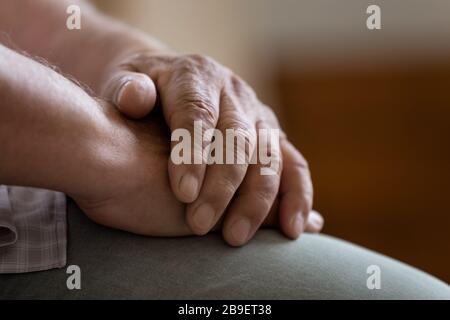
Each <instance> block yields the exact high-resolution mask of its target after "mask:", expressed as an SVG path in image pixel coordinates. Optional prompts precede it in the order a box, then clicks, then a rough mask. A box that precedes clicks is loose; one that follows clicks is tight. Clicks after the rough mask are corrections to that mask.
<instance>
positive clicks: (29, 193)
mask: <svg viewBox="0 0 450 320" xmlns="http://www.w3.org/2000/svg"><path fill="white" fill-rule="evenodd" d="M66 229H67V223H66V197H65V195H64V194H62V193H60V192H55V191H50V190H43V189H35V188H25V187H12V186H2V185H0V273H25V272H34V271H41V270H48V269H53V268H60V267H64V266H65V264H66V244H67V239H66V233H67V230H66Z"/></svg>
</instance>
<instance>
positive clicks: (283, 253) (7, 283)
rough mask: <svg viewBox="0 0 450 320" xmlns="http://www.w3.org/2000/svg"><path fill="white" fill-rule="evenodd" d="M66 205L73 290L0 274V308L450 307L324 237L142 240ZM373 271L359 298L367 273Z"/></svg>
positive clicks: (435, 293)
mask: <svg viewBox="0 0 450 320" xmlns="http://www.w3.org/2000/svg"><path fill="white" fill-rule="evenodd" d="M68 206H69V209H68V211H69V213H68V216H69V217H68V218H69V229H68V234H69V239H68V240H69V246H68V255H67V257H68V265H78V266H79V267H80V268H81V290H68V289H67V287H66V280H67V277H68V276H69V275H68V274H66V269H65V268H63V269H54V270H50V271H44V272H36V273H29V274H16V275H13V274H11V275H0V299H5V298H9V299H17V298H20V299H22V298H40V299H47V298H56V299H78V298H87V299H91V298H95V299H103V298H113V299H450V289H449V287H448V285H447V284H445V283H443V282H441V281H439V280H437V279H436V278H433V277H432V276H430V275H428V274H425V273H423V272H421V271H419V270H417V269H414V268H412V267H409V266H407V265H405V264H402V263H400V262H398V261H395V260H392V259H390V258H387V257H385V256H382V255H379V254H376V253H374V252H371V251H368V250H366V249H363V248H360V247H358V246H355V245H352V244H350V243H347V242H344V241H341V240H337V239H334V238H331V237H328V236H324V235H303V236H302V238H301V239H300V240H299V241H289V240H287V239H285V238H284V237H283V236H281V235H280V234H279V233H277V232H276V231H272V230H262V231H259V232H258V234H257V236H256V238H255V239H254V240H252V241H251V243H250V244H248V245H247V246H245V247H243V248H239V249H235V248H231V247H229V246H227V245H225V244H224V242H223V241H222V240H221V237H220V235H219V234H211V235H207V236H205V237H201V238H199V237H188V238H177V239H163V238H146V237H141V236H136V235H132V234H129V233H125V232H121V231H117V230H111V229H108V228H104V227H101V226H98V225H96V224H94V223H92V222H91V221H89V220H88V219H87V218H86V217H85V216H84V215H83V214H82V213H81V212H80V211H79V209H78V208H77V207H76V206H75V205H74V204H73V202H72V201H69V202H68ZM370 265H377V266H379V267H380V270H381V276H380V279H381V289H379V290H377V289H374V290H369V289H368V288H367V285H366V281H367V278H368V277H369V274H367V273H366V271H367V267H368V266H370Z"/></svg>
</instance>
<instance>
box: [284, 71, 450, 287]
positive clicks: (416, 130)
mask: <svg viewBox="0 0 450 320" xmlns="http://www.w3.org/2000/svg"><path fill="white" fill-rule="evenodd" d="M348 67H349V68H346V66H342V67H341V68H334V69H331V70H321V69H317V70H314V68H311V69H310V70H309V71H308V72H302V71H295V70H296V68H293V67H292V66H281V67H280V71H279V75H278V80H277V88H278V89H279V93H280V97H281V102H282V105H283V106H284V107H283V108H282V109H283V115H284V117H283V118H284V124H285V127H286V128H287V132H288V134H289V136H290V138H291V140H292V141H293V142H294V143H295V144H296V145H297V146H298V147H299V148H300V150H301V151H302V152H303V154H304V155H305V157H306V158H307V159H308V161H309V163H310V166H311V170H312V174H313V180H314V186H315V208H316V209H318V210H319V211H321V212H323V213H324V215H325V216H326V227H325V230H324V231H325V232H326V233H328V234H331V235H336V236H338V237H341V238H344V239H347V240H350V241H353V242H355V243H358V244H361V245H363V246H366V247H369V248H371V249H374V250H376V251H379V252H382V253H385V254H387V255H389V256H392V257H394V258H397V259H400V260H402V261H405V262H407V263H410V264H412V265H414V266H417V267H419V268H421V269H424V270H426V271H427V272H430V273H431V274H434V275H436V276H438V277H440V278H442V279H444V280H446V281H447V282H449V281H450V250H449V245H450V65H446V64H442V65H440V64H434V65H422V66H420V65H410V66H404V67H395V66H386V67H382V66H373V67H365V68H361V69H359V70H358V68H354V66H348Z"/></svg>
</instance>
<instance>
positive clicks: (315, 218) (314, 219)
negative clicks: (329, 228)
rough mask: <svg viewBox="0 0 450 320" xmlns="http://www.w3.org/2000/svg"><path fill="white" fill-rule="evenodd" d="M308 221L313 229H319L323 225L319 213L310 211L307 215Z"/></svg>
mask: <svg viewBox="0 0 450 320" xmlns="http://www.w3.org/2000/svg"><path fill="white" fill-rule="evenodd" d="M308 223H310V224H311V225H312V226H313V227H314V228H315V229H317V230H320V229H322V227H323V223H324V221H323V218H322V216H321V215H320V214H318V213H317V212H315V211H312V212H311V213H310V214H309V217H308Z"/></svg>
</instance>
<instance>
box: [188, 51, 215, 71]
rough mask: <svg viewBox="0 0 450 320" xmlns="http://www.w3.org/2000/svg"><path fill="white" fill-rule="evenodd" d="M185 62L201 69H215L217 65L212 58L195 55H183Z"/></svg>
mask: <svg viewBox="0 0 450 320" xmlns="http://www.w3.org/2000/svg"><path fill="white" fill-rule="evenodd" d="M185 60H186V61H188V62H189V63H191V64H193V65H195V66H198V67H202V68H204V67H215V66H216V65H217V63H216V62H215V61H214V60H213V59H212V58H210V57H208V56H205V55H202V54H197V53H193V54H187V55H185Z"/></svg>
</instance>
